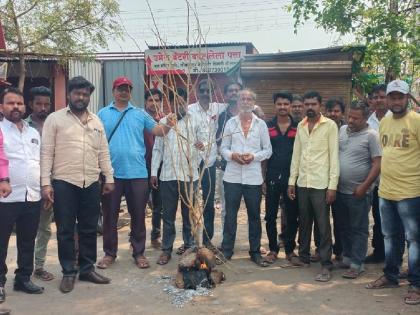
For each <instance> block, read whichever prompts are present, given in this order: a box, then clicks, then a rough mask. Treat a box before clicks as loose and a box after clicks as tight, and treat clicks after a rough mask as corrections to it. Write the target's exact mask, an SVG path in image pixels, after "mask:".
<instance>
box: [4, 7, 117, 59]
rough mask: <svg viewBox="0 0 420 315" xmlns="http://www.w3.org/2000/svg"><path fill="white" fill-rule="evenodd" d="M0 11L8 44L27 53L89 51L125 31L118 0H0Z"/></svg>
mask: <svg viewBox="0 0 420 315" xmlns="http://www.w3.org/2000/svg"><path fill="white" fill-rule="evenodd" d="M0 12H1V15H0V18H1V20H2V23H3V25H4V27H5V35H6V41H7V43H8V48H9V49H12V50H16V51H21V52H25V53H27V52H36V53H45V54H49V53H51V54H59V55H62V56H64V57H65V56H70V55H74V54H88V53H91V52H93V51H95V50H96V49H97V48H99V47H101V48H105V47H106V46H107V36H109V34H112V36H119V35H120V34H121V28H120V27H119V23H118V22H117V21H116V17H117V16H118V13H119V3H118V1H117V0H59V1H57V0H0ZM16 21H17V23H16Z"/></svg>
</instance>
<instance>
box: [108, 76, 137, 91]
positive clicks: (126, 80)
mask: <svg viewBox="0 0 420 315" xmlns="http://www.w3.org/2000/svg"><path fill="white" fill-rule="evenodd" d="M121 85H128V86H130V87H131V88H132V87H133V82H131V80H130V79H129V78H127V77H118V78H116V79H115V80H114V83H112V89H115V88H117V87H119V86H121Z"/></svg>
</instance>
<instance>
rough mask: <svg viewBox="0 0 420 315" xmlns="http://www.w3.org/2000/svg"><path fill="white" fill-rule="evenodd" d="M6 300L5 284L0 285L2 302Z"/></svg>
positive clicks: (0, 300)
mask: <svg viewBox="0 0 420 315" xmlns="http://www.w3.org/2000/svg"><path fill="white" fill-rule="evenodd" d="M4 301H6V291H5V290H4V287H3V286H0V304H1V303H3V302H4Z"/></svg>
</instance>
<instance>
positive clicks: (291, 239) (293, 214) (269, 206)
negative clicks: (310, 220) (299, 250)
mask: <svg viewBox="0 0 420 315" xmlns="http://www.w3.org/2000/svg"><path fill="white" fill-rule="evenodd" d="M266 184H267V195H266V198H265V218H264V219H265V222H266V224H265V226H266V231H267V237H268V242H269V247H270V251H272V252H276V253H278V252H279V245H278V242H277V215H278V211H279V203H280V196H283V201H284V215H285V217H286V218H285V219H286V220H285V221H286V228H285V230H284V231H283V234H282V235H283V240H284V247H285V252H286V254H291V253H292V252H293V251H294V250H295V248H296V241H295V240H296V234H297V229H298V218H299V211H298V207H297V201H296V200H290V199H289V197H288V196H287V187H288V186H287V183H285V184H280V183H276V182H274V181H268V182H267V183H266Z"/></svg>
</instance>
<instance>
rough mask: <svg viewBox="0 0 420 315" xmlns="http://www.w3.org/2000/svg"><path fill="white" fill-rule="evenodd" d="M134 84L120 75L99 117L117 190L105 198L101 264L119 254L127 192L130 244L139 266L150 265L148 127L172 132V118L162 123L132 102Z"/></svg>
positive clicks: (161, 133) (161, 132) (155, 131)
mask: <svg viewBox="0 0 420 315" xmlns="http://www.w3.org/2000/svg"><path fill="white" fill-rule="evenodd" d="M132 89H133V83H132V82H131V81H130V80H129V79H128V78H126V77H118V78H116V79H115V81H114V83H113V85H112V94H113V96H114V101H112V102H111V103H110V104H109V105H108V106H106V107H104V108H102V109H101V110H100V111H99V113H98V116H99V118H100V119H101V120H102V122H103V124H104V127H105V132H106V135H107V139H108V142H109V149H110V153H111V162H112V167H113V168H114V180H115V190H114V191H113V192H112V194H110V195H109V196H108V197H107V198H105V200H104V201H103V205H102V207H103V209H102V210H103V220H104V222H103V239H104V243H103V249H104V252H105V256H104V257H103V258H102V260H101V261H99V262H98V267H99V268H102V269H105V268H108V267H109V266H110V265H111V264H113V262H114V261H115V258H116V257H117V250H118V233H117V222H118V212H119V209H120V203H121V197H122V195H125V198H126V200H127V207H128V212H129V213H130V216H131V233H130V243H131V246H132V248H133V258H134V261H135V264H136V265H137V267H139V268H148V267H149V262H148V260H147V258H146V257H145V256H144V250H145V244H146V225H145V207H146V203H147V200H148V194H149V184H148V172H147V168H146V161H145V158H144V156H145V153H146V148H145V144H144V134H143V131H144V130H148V131H150V132H152V133H153V135H155V136H164V135H165V134H166V133H167V132H168V131H169V128H170V127H169V126H171V123H172V117H169V119H168V123H167V125H165V126H164V125H160V124H159V125H158V124H157V123H156V122H155V120H154V119H153V118H152V117H151V116H150V115H149V114H147V113H146V112H145V111H144V110H143V109H140V108H137V107H135V106H134V105H133V104H132V103H131V102H130V99H131V91H132Z"/></svg>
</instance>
